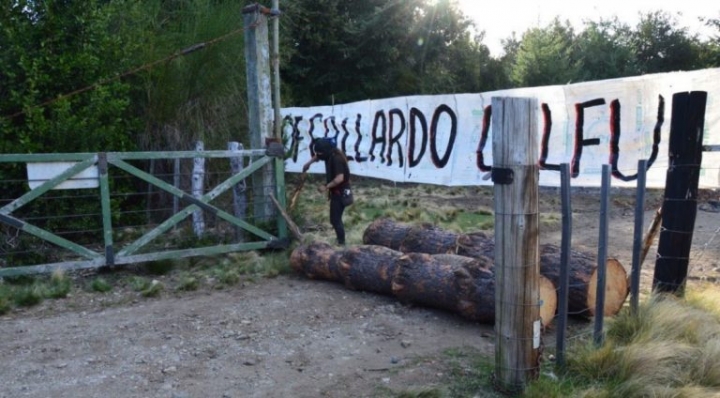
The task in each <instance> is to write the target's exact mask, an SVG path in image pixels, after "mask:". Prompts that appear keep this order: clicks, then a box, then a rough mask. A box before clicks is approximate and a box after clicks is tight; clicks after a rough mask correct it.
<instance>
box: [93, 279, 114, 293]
mask: <svg viewBox="0 0 720 398" xmlns="http://www.w3.org/2000/svg"><path fill="white" fill-rule="evenodd" d="M90 289H91V290H92V291H93V292H98V293H107V292H109V291H111V290H112V289H113V287H112V285H111V284H110V282H108V281H107V280H105V278H95V279H93V280H92V281H91V282H90Z"/></svg>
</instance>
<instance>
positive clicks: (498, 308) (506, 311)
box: [491, 97, 541, 393]
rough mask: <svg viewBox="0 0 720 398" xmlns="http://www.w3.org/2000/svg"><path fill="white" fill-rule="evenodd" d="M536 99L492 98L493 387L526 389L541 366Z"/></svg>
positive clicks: (506, 390)
mask: <svg viewBox="0 0 720 398" xmlns="http://www.w3.org/2000/svg"><path fill="white" fill-rule="evenodd" d="M537 107H538V105H537V100H535V99H530V98H499V97H494V98H493V99H492V110H493V116H492V134H493V166H492V171H491V172H492V180H493V182H494V183H495V185H494V195H495V201H494V202H495V277H496V289H495V388H497V389H498V390H501V391H503V392H506V393H518V392H522V391H523V390H524V388H525V386H526V385H527V384H528V382H529V381H531V380H534V379H537V377H538V374H539V371H540V362H539V360H540V343H541V342H540V339H541V319H540V305H541V302H540V286H539V278H540V266H539V263H540V259H539V250H538V225H539V224H538V182H539V177H540V172H539V166H538V137H537V134H538V124H537V123H538V122H537Z"/></svg>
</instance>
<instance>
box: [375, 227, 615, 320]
mask: <svg viewBox="0 0 720 398" xmlns="http://www.w3.org/2000/svg"><path fill="white" fill-rule="evenodd" d="M376 223H377V224H378V225H381V226H382V227H381V228H378V227H377V226H375V225H374V224H376ZM386 230H387V231H393V236H394V237H398V236H404V239H402V240H401V241H399V242H398V241H397V240H393V241H392V243H393V244H395V245H396V246H388V247H389V248H391V249H395V250H400V251H402V252H415V253H427V254H437V253H455V254H458V255H462V256H467V257H470V258H478V257H487V258H489V259H491V260H490V261H493V260H492V259H493V258H494V256H495V242H494V240H493V237H492V236H490V235H487V234H484V233H482V232H479V233H473V234H457V233H454V232H450V231H446V230H442V229H440V228H437V227H433V226H428V225H421V226H414V225H409V224H403V223H396V222H394V221H392V220H389V219H382V220H377V221H375V222H373V223H372V224H370V226H369V227H368V229H367V230H366V231H365V234H364V236H363V239H368V240H369V241H375V242H390V240H389V239H386V238H384V237H383V235H384V233H385V232H384V231H386ZM559 272H560V248H559V247H558V246H555V245H550V244H545V245H541V246H540V274H541V275H542V276H544V277H546V278H548V279H549V280H550V281H551V282H552V283H553V284H554V285H555V286H558V283H559ZM596 283H597V261H596V260H595V256H594V255H592V254H588V253H584V252H581V251H576V250H573V251H571V253H570V286H569V292H568V295H569V305H568V307H569V312H570V313H571V314H576V315H583V316H593V315H594V314H595V298H596ZM628 292H629V290H628V282H627V272H626V271H625V268H624V267H623V266H622V264H620V262H619V261H617V260H616V259H612V258H610V259H608V261H607V282H606V289H605V293H606V298H605V311H604V312H605V315H608V316H610V315H615V314H616V313H617V312H618V311H620V309H621V308H622V306H623V303H624V302H625V300H626V298H627V295H628Z"/></svg>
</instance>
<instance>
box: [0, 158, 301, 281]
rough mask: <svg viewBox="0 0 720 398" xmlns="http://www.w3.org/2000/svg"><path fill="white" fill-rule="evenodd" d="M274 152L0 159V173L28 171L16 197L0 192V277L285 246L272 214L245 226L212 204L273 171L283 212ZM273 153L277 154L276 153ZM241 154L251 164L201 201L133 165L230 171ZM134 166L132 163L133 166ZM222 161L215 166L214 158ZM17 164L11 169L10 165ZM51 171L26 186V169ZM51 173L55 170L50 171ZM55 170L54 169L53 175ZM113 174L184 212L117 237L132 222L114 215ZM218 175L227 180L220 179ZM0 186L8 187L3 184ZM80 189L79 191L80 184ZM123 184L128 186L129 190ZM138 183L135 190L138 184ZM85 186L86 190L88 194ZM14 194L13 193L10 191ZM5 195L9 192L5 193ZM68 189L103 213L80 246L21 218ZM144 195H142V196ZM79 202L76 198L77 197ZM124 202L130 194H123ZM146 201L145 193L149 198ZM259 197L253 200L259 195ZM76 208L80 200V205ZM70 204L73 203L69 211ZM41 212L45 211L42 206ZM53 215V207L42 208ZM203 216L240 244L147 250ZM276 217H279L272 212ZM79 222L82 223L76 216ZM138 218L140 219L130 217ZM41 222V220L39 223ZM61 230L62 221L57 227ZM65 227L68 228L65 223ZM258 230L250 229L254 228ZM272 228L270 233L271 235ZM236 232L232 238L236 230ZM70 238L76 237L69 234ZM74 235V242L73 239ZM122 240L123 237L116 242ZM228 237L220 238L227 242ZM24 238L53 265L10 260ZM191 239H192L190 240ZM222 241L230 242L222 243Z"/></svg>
mask: <svg viewBox="0 0 720 398" xmlns="http://www.w3.org/2000/svg"><path fill="white" fill-rule="evenodd" d="M274 149H275V150H274V151H273V149H272V147H271V148H270V149H269V150H264V149H263V150H244V151H243V150H241V151H179V152H107V153H105V152H103V153H76V154H6V155H0V167H3V166H5V167H14V170H15V175H17V174H18V173H17V172H18V170H20V169H21V166H25V165H27V167H28V179H27V180H26V181H25V184H23V185H24V187H23V189H22V191H24V192H21V193H20V194H18V195H17V197H10V198H7V197H6V196H7V195H3V194H2V193H0V196H1V197H3V199H5V201H3V202H0V205H2V207H0V227H2V231H3V235H2V238H3V239H4V240H5V241H4V242H3V244H4V246H3V247H5V249H4V250H0V277H2V276H12V275H22V274H33V273H47V272H52V271H53V270H56V269H64V270H79V269H92V268H99V267H104V266H116V265H121V264H130V263H140V262H146V261H156V260H163V259H175V258H183V257H191V256H208V255H216V254H222V253H228V252H235V251H247V250H258V249H265V248H275V247H286V246H287V228H286V225H285V221H284V219H282V218H281V217H279V216H277V215H275V216H273V218H272V219H271V220H270V221H271V222H267V220H264V221H263V222H260V221H257V222H254V223H253V222H249V221H248V220H247V219H243V218H242V217H238V216H237V214H232V213H233V211H232V210H228V209H227V208H228V203H227V202H228V201H227V200H225V202H224V203H214V202H213V201H215V200H216V199H217V198H219V197H220V196H221V195H224V196H227V195H228V192H230V190H231V189H232V188H233V187H235V186H237V184H239V183H241V182H243V181H244V180H245V179H247V178H249V177H252V174H253V173H255V172H257V171H258V170H263V168H265V169H267V168H271V169H272V172H274V175H275V182H276V183H275V186H274V187H272V192H274V195H275V197H277V200H278V202H280V205H281V206H283V207H284V206H285V187H284V160H283V151H282V148H280V150H279V151H278V150H277V148H274ZM273 152H274V153H273ZM238 156H241V157H247V158H249V159H250V162H251V163H250V164H249V165H248V166H247V167H245V168H244V169H242V170H241V171H240V172H238V173H232V172H230V171H229V167H227V168H225V170H224V171H223V173H226V174H229V176H227V178H219V179H218V182H217V184H213V185H214V186H213V187H212V189H209V190H208V191H207V192H204V193H203V194H202V195H193V194H190V193H189V192H187V190H183V189H181V188H180V187H178V186H176V185H174V184H172V183H170V182H168V181H165V180H163V179H162V178H159V177H158V176H155V175H153V174H152V169H151V170H150V171H147V170H143V168H142V167H141V166H139V165H138V164H137V163H143V162H144V163H143V164H145V165H146V164H147V162H148V161H150V162H152V161H160V160H162V161H165V162H169V161H175V162H180V160H181V159H199V158H202V159H225V160H227V161H226V162H225V164H228V165H229V160H230V159H231V158H237V157H238ZM133 162H134V163H136V164H132V163H133ZM217 162H220V160H217ZM13 163H14V165H12V164H13ZM48 164H49V165H52V166H53V167H54V170H55V172H54V173H55V174H53V172H51V175H49V176H48V177H46V179H41V180H38V181H31V180H30V178H29V175H30V173H32V171H31V168H32V167H33V166H35V169H37V166H38V165H41V166H42V165H44V166H42V167H41V169H43V167H44V169H47V168H48V167H45V166H47V165H48ZM51 168H52V167H51ZM58 170H59V171H58ZM110 171H112V172H113V173H114V174H115V175H117V176H120V175H123V178H131V179H132V181H141V182H142V184H146V186H147V187H148V192H152V190H156V191H158V192H162V193H163V194H164V195H165V196H167V197H171V198H173V199H174V200H175V202H176V203H177V202H178V201H179V202H181V203H183V205H184V206H185V207H183V208H181V209H180V208H177V209H175V210H177V211H176V212H173V214H170V215H169V216H168V217H166V218H164V219H163V220H162V221H161V222H153V223H148V224H147V225H142V226H141V227H140V228H138V227H132V228H130V227H126V228H125V229H129V230H131V231H132V232H134V233H133V235H136V236H133V237H132V238H131V239H126V238H127V236H125V235H127V234H123V233H122V232H123V231H118V229H117V228H116V224H118V223H119V222H120V221H122V220H123V218H129V216H128V215H127V214H129V213H123V212H122V210H121V209H118V206H117V205H116V203H115V202H117V200H115V201H111V197H112V192H111V190H112V186H113V185H118V184H113V183H112V181H111V178H110V177H109V174H110ZM218 175H222V176H223V177H225V175H224V174H220V173H218ZM4 178H6V177H3V174H1V172H0V180H3V179H4ZM0 183H7V181H5V180H3V181H0ZM83 184H84V185H83ZM126 185H127V184H126ZM135 185H138V184H137V183H136V184H135ZM88 186H89V188H88ZM15 188H16V190H17V187H15ZM3 189H4V190H6V192H8V190H9V189H8V188H3ZM58 189H65V190H68V189H69V190H70V191H66V192H74V193H76V194H77V193H78V192H81V191H80V190H82V193H85V192H91V194H92V196H93V197H91V198H90V200H93V199H94V200H95V201H96V202H95V203H96V204H97V206H99V209H98V213H97V215H101V222H100V221H99V220H98V225H101V227H98V230H97V234H96V235H97V239H96V240H95V241H88V236H90V240H92V237H94V236H95V234H94V233H93V232H92V231H86V232H85V233H83V234H79V233H76V234H74V235H82V236H83V239H79V240H81V241H82V242H80V243H79V242H77V241H76V240H77V239H72V237H70V238H68V237H65V236H63V234H61V233H59V232H56V231H53V230H51V228H48V227H44V226H37V225H35V224H36V223H34V222H33V220H35V218H33V217H31V215H28V214H22V209H23V208H24V207H26V206H28V205H29V204H31V203H32V202H33V201H37V200H40V199H41V198H42V197H43V196H44V195H48V193H50V192H58V191H53V190H58ZM144 194H145V193H143V195H144ZM77 196H78V197H80V195H77ZM128 196H129V195H128ZM148 197H149V195H148ZM256 197H257V196H256ZM78 202H80V200H78ZM63 203H66V206H70V208H71V209H73V208H75V207H74V206H73V205H72V203H73V197H69V198H68V197H63ZM67 203H70V205H67ZM40 207H42V206H40ZM46 208H48V209H52V208H53V207H52V205H51V204H50V205H48V206H46ZM198 211H202V213H203V214H205V215H208V216H211V217H213V218H214V219H215V220H217V222H216V223H217V225H220V223H223V224H222V225H224V226H225V228H224V229H222V228H220V227H218V228H217V229H218V230H223V231H228V230H229V228H230V229H234V230H235V231H242V233H243V235H244V236H245V238H243V239H242V241H238V239H235V240H234V241H230V242H219V241H214V242H213V241H212V238H209V239H204V242H203V240H202V239H196V241H197V242H195V243H205V245H203V246H201V247H175V246H173V245H171V244H166V243H161V244H157V245H155V246H152V245H150V243H151V242H157V241H161V242H162V239H163V236H166V235H168V234H171V232H172V231H175V232H173V233H175V234H176V235H177V229H178V227H179V225H180V223H181V222H183V221H184V220H186V219H187V218H188V217H189V216H190V215H192V214H193V213H197V212H198ZM38 212H40V213H42V211H41V210H34V213H38ZM275 214H277V212H275ZM75 217H76V218H81V217H83V216H82V215H77V214H76V215H75ZM132 217H135V218H139V216H136V215H134V216H132ZM41 218H42V217H40V219H41ZM42 221H43V223H45V224H50V223H49V222H47V220H46V219H42ZM55 224H59V225H61V226H62V224H63V222H62V221H60V222H55ZM66 224H67V223H66ZM254 224H255V225H254ZM271 229H275V232H272V231H270V230H271ZM236 233H237V232H236ZM69 235H73V234H69ZM74 235H73V236H74ZM121 235H123V236H122V239H121V238H120V237H121ZM226 235H227V233H225V235H223V236H226ZM25 236H32V237H33V238H32V239H33V242H42V245H41V246H43V247H46V246H47V247H46V249H45V251H47V252H52V253H53V260H54V261H51V262H44V263H43V262H41V263H37V264H21V265H20V264H16V263H15V261H14V260H13V258H14V257H13V256H11V253H10V251H9V250H10V249H9V248H11V247H15V246H12V245H16V246H17V241H19V240H20V239H22V238H23V237H25ZM190 240H191V241H192V239H190ZM226 240H227V239H226ZM34 251H35V249H33V248H30V249H29V250H26V252H29V253H28V255H26V257H32V254H35V253H33V252H34Z"/></svg>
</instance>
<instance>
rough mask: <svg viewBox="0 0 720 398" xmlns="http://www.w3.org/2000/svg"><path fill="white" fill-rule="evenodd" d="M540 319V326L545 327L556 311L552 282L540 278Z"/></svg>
mask: <svg viewBox="0 0 720 398" xmlns="http://www.w3.org/2000/svg"><path fill="white" fill-rule="evenodd" d="M539 282H540V319H541V322H542V325H543V326H544V327H547V326H548V325H550V323H551V322H552V320H553V318H554V317H555V311H556V310H557V291H556V288H555V285H554V284H553V283H552V281H551V280H550V279H548V278H546V277H544V276H542V275H541V276H540V279H539Z"/></svg>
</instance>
